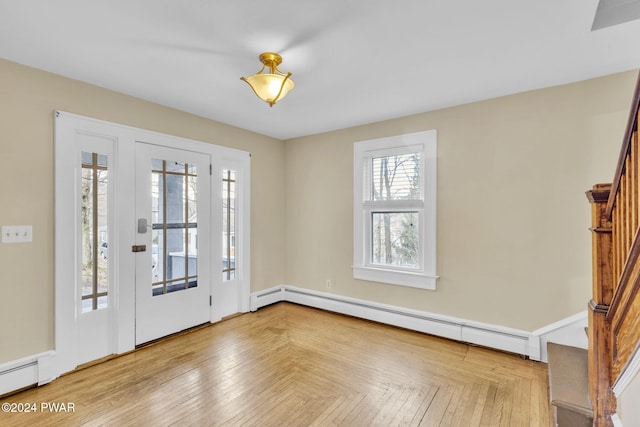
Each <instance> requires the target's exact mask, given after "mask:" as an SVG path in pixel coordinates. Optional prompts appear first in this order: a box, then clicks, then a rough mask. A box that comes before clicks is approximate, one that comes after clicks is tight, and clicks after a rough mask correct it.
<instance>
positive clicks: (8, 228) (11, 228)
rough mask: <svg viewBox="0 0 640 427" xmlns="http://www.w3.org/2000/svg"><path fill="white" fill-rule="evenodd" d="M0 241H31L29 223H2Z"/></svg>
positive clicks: (31, 229)
mask: <svg viewBox="0 0 640 427" xmlns="http://www.w3.org/2000/svg"><path fill="white" fill-rule="evenodd" d="M1 233H2V236H0V237H1V238H2V243H28V242H31V241H33V228H32V227H31V226H30V225H3V226H2V230H1Z"/></svg>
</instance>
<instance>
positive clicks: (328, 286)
mask: <svg viewBox="0 0 640 427" xmlns="http://www.w3.org/2000/svg"><path fill="white" fill-rule="evenodd" d="M327 289H331V280H329V279H327Z"/></svg>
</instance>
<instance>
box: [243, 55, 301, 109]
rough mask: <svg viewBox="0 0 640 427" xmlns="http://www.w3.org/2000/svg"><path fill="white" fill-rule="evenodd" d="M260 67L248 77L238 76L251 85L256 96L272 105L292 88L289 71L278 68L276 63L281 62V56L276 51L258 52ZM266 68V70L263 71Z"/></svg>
mask: <svg viewBox="0 0 640 427" xmlns="http://www.w3.org/2000/svg"><path fill="white" fill-rule="evenodd" d="M260 62H262V64H263V65H262V68H261V69H260V71H258V72H257V73H256V74H254V75H253V76H250V77H240V79H241V80H244V81H245V82H247V83H248V84H249V86H251V89H253V91H254V92H255V94H256V95H258V98H260V99H262V100H263V101H265V102H266V103H267V104H269V106H270V107H273V104H275V103H276V102H278V101H279V100H281V99H282V98H284V97H285V96H286V95H287V93H288V92H289V91H290V90H291V89H293V86H294V84H293V80H291V79H290V78H289V77H291V73H283V72H282V71H280V70H278V65H280V64H282V57H281V56H280V55H278V54H277V53H273V52H264V53H262V54H260ZM266 69H268V72H265V73H263V71H265V70H266Z"/></svg>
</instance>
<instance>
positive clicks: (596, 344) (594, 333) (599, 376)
mask: <svg viewBox="0 0 640 427" xmlns="http://www.w3.org/2000/svg"><path fill="white" fill-rule="evenodd" d="M610 192H611V184H596V185H595V186H594V187H593V189H591V190H589V191H587V198H588V199H589V202H590V203H591V233H592V254H593V255H592V256H593V290H592V295H593V298H592V299H591V301H590V302H589V396H590V398H591V404H592V405H593V412H594V420H593V425H594V426H607V427H608V426H613V423H612V421H611V416H612V415H613V414H614V413H615V411H616V398H615V395H614V394H613V391H612V389H611V386H612V378H611V365H612V346H611V327H610V324H609V321H608V320H607V313H608V312H609V305H610V304H611V299H612V297H613V289H614V277H613V265H612V261H613V258H612V252H613V250H612V248H613V236H612V225H611V220H610V218H608V217H607V216H606V213H605V211H606V207H607V201H608V200H609V193H610Z"/></svg>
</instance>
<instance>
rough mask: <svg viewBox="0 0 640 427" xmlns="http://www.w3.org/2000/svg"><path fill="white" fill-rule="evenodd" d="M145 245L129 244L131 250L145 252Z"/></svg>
mask: <svg viewBox="0 0 640 427" xmlns="http://www.w3.org/2000/svg"><path fill="white" fill-rule="evenodd" d="M146 251H147V245H133V246H131V252H146Z"/></svg>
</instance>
